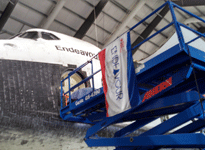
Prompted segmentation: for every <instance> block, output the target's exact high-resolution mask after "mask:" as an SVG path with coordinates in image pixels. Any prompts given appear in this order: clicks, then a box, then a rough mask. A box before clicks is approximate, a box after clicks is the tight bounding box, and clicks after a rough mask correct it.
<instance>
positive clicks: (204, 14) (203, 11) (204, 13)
mask: <svg viewBox="0 0 205 150" xmlns="http://www.w3.org/2000/svg"><path fill="white" fill-rule="evenodd" d="M196 8H197V9H199V11H201V12H202V14H203V16H205V6H196ZM202 14H201V15H200V16H202Z"/></svg>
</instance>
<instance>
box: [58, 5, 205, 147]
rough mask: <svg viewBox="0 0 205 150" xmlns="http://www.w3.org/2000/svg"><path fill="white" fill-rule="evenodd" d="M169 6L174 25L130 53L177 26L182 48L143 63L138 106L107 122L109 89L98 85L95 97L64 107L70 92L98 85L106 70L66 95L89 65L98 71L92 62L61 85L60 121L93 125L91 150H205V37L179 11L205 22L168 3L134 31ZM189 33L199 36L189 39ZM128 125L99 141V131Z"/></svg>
mask: <svg viewBox="0 0 205 150" xmlns="http://www.w3.org/2000/svg"><path fill="white" fill-rule="evenodd" d="M166 5H168V6H169V8H170V12H171V16H172V18H173V20H172V22H171V23H169V24H168V25H167V26H165V27H163V28H162V29H160V30H159V31H158V32H156V33H154V34H152V35H151V36H150V37H148V38H147V39H145V40H144V41H142V42H141V43H139V44H138V45H136V46H134V47H131V45H130V48H131V49H130V50H134V49H137V48H139V47H140V46H141V45H142V44H144V43H146V42H147V41H148V40H150V39H151V38H153V37H155V36H156V35H157V34H159V33H160V32H163V31H164V30H165V29H167V28H169V27H171V26H172V27H175V29H176V38H177V39H178V43H176V44H174V45H172V46H171V47H169V48H168V49H166V51H163V52H162V53H160V54H158V55H156V56H155V57H153V58H151V59H147V61H144V62H143V66H144V67H142V68H141V69H140V70H138V71H136V78H137V85H138V86H137V87H138V90H139V93H140V103H139V104H138V105H136V106H134V107H132V108H130V109H128V110H126V111H124V112H122V113H119V114H117V115H114V116H112V117H106V108H105V96H104V92H103V88H100V89H95V88H94V85H93V91H92V92H91V93H89V94H87V95H84V96H83V97H81V98H79V99H78V100H76V101H73V102H72V99H71V96H70V97H69V104H68V105H67V106H64V103H63V95H64V94H66V93H69V95H71V91H72V90H73V89H74V88H76V87H78V86H79V85H81V84H83V83H84V82H86V81H88V80H90V79H91V80H93V76H94V75H95V74H97V73H99V72H100V70H99V71H97V72H94V73H93V74H92V75H91V76H89V77H87V78H86V79H84V80H83V81H82V82H80V83H78V84H77V85H75V86H73V87H70V84H69V90H68V91H63V88H62V84H63V82H64V81H65V80H66V79H69V78H70V76H71V75H72V74H74V73H76V72H77V71H78V70H80V69H81V68H83V67H85V66H86V65H88V64H91V66H92V60H90V61H88V62H86V63H85V64H83V65H82V66H80V67H79V68H77V69H75V70H74V71H73V72H71V73H69V74H68V77H67V78H65V79H63V80H62V81H61V110H60V116H61V117H62V118H63V119H64V120H68V121H76V122H83V123H89V124H93V126H92V127H91V128H89V129H88V131H87V134H86V136H85V142H86V143H87V145H88V146H90V147H98V146H114V147H116V150H136V149H143V150H145V149H160V148H205V135H204V134H203V133H201V132H200V131H201V130H202V129H203V128H204V127H205V114H204V113H205V110H204V108H205V101H204V94H205V48H204V47H205V42H204V40H202V39H201V38H205V35H204V34H202V33H200V32H198V31H195V30H193V29H192V28H190V27H188V26H186V25H184V24H182V23H180V22H178V21H177V19H176V16H175V13H174V8H175V9H179V10H180V11H183V12H185V13H187V14H188V15H191V16H193V17H195V18H197V19H198V20H200V21H202V22H203V23H205V20H203V19H201V18H199V17H198V16H196V15H194V14H192V13H190V12H188V11H187V10H185V9H183V8H181V7H180V6H178V5H176V4H174V3H173V2H170V1H168V2H166V3H165V4H163V5H162V6H160V7H159V8H158V9H156V10H155V11H153V12H152V13H151V14H150V15H148V16H147V17H146V18H144V19H143V20H141V21H140V22H139V23H137V24H136V25H135V26H133V27H132V28H131V29H130V30H129V31H128V32H131V31H132V30H133V29H135V28H136V27H137V26H139V25H140V24H142V23H143V22H144V21H145V20H146V19H148V18H150V17H151V16H153V15H154V14H155V13H157V12H158V11H159V10H161V9H162V8H163V7H165V6H166ZM185 32H188V33H190V34H191V35H194V36H193V37H192V38H191V39H190V38H189V39H188V40H187V38H186V37H185V34H184V33H185ZM195 42H196V43H197V44H196V43H195ZM194 43H195V44H194ZM199 44H202V45H199ZM171 114H175V115H174V116H173V117H172V118H170V119H168V120H166V121H164V122H162V123H161V124H159V125H157V126H155V127H153V128H151V129H149V130H148V131H146V132H144V133H142V134H141V135H139V136H136V137H135V136H132V135H131V133H133V132H134V131H136V130H138V129H140V128H141V127H143V126H145V125H147V124H148V123H150V122H152V121H154V120H156V119H158V118H160V117H162V116H165V115H171ZM124 122H129V125H127V126H125V127H123V128H122V129H120V130H119V131H117V132H116V133H115V134H114V136H113V137H112V138H108V137H99V136H98V132H99V131H101V130H103V129H105V128H106V127H108V126H110V125H113V124H116V123H124ZM187 122H188V123H187Z"/></svg>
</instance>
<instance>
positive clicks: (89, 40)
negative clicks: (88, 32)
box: [83, 36, 103, 48]
mask: <svg viewBox="0 0 205 150" xmlns="http://www.w3.org/2000/svg"><path fill="white" fill-rule="evenodd" d="M83 40H84V41H87V42H89V43H91V44H93V45H95V46H98V47H99V48H103V45H101V44H99V43H98V45H97V43H96V41H94V40H92V39H90V38H89V37H87V36H84V37H83Z"/></svg>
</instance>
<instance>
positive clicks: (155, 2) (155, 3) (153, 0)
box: [146, 0, 164, 10]
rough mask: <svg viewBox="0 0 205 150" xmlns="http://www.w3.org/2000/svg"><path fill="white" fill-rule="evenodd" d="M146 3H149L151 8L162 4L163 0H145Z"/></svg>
mask: <svg viewBox="0 0 205 150" xmlns="http://www.w3.org/2000/svg"><path fill="white" fill-rule="evenodd" d="M146 3H147V5H149V6H150V7H151V8H152V9H153V10H155V9H157V8H158V7H160V6H161V5H162V4H164V0H151V1H150V0H147V2H146Z"/></svg>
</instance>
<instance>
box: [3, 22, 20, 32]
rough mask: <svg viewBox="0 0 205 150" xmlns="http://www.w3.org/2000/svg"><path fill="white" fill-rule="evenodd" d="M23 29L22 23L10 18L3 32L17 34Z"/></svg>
mask: <svg viewBox="0 0 205 150" xmlns="http://www.w3.org/2000/svg"><path fill="white" fill-rule="evenodd" d="M22 27H23V24H22V23H20V22H18V21H15V20H13V19H11V18H9V19H8V20H7V22H6V24H5V25H4V28H3V30H7V31H9V32H11V33H14V34H16V33H18V32H20V30H21V28H22Z"/></svg>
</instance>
